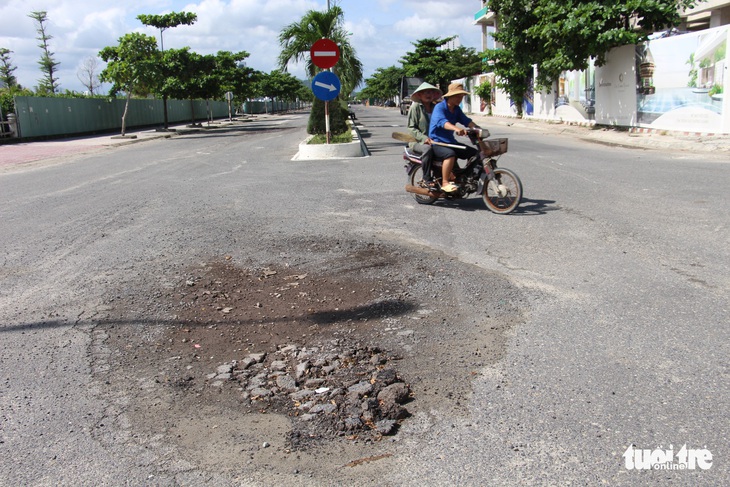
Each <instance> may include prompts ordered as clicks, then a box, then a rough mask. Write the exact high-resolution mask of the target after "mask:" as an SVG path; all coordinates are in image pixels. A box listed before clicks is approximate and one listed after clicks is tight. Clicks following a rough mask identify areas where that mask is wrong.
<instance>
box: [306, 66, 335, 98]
mask: <svg viewBox="0 0 730 487" xmlns="http://www.w3.org/2000/svg"><path fill="white" fill-rule="evenodd" d="M340 89H342V84H341V83H340V78H338V77H337V75H336V74H335V73H332V72H330V71H322V72H321V73H318V74H317V76H315V77H314V79H313V80H312V92H314V96H316V97H317V98H319V99H320V100H322V101H330V100H334V99H335V98H337V95H339V94H340Z"/></svg>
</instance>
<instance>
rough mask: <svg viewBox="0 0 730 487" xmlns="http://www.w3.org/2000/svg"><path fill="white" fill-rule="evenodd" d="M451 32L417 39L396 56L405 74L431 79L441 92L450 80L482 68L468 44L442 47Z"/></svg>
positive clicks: (480, 70)
mask: <svg viewBox="0 0 730 487" xmlns="http://www.w3.org/2000/svg"><path fill="white" fill-rule="evenodd" d="M454 38H455V36H452V37H446V38H443V39H441V38H438V37H431V38H426V39H420V40H418V41H416V42H414V43H412V44H413V46H414V47H415V49H414V50H413V51H409V52H407V53H406V54H405V56H403V57H402V58H401V59H400V62H401V63H402V64H403V70H404V73H405V76H417V77H419V78H427V79H432V80H434V82H436V83H437V84H438V86H439V88H441V90H442V91H444V93H445V92H446V91H447V88H448V86H449V83H451V80H454V79H459V78H464V77H466V76H472V75H475V74H479V73H481V72H482V57H481V56H480V55H479V54H477V52H476V50H475V49H473V48H471V47H464V46H459V47H457V48H452V49H446V48H444V46H445V45H447V44H448V43H449V42H450V41H452V40H453V39H454Z"/></svg>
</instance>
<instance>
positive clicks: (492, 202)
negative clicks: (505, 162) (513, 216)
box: [482, 168, 522, 215]
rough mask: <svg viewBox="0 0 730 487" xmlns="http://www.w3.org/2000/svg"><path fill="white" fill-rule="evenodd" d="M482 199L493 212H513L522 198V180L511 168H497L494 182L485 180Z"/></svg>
mask: <svg viewBox="0 0 730 487" xmlns="http://www.w3.org/2000/svg"><path fill="white" fill-rule="evenodd" d="M482 199H483V200H484V204H485V205H487V208H488V209H489V211H491V212H493V213H498V214H500V215H506V214H507V213H512V212H513V211H515V209H516V208H517V206H518V205H519V204H520V200H521V199H522V181H520V178H519V177H517V174H515V173H513V172H512V171H510V170H509V169H502V168H499V169H496V170H495V171H494V180H493V182H487V181H485V184H484V191H483V192H482Z"/></svg>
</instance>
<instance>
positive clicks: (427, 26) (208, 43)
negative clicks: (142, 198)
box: [0, 0, 481, 91]
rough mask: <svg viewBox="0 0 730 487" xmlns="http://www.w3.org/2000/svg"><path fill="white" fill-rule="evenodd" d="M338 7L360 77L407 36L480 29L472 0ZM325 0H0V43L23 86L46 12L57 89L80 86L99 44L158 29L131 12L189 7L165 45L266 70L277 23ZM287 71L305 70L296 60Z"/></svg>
mask: <svg viewBox="0 0 730 487" xmlns="http://www.w3.org/2000/svg"><path fill="white" fill-rule="evenodd" d="M330 3H331V4H332V5H336V4H337V5H339V6H340V7H341V8H342V9H343V10H344V12H345V27H346V29H347V30H348V32H351V33H352V36H351V39H352V45H353V46H354V47H355V49H356V51H357V54H358V57H359V58H360V59H361V61H362V62H363V66H364V69H365V77H368V76H370V75H371V74H372V73H373V72H374V71H375V70H376V69H377V68H379V67H388V66H393V65H399V62H398V60H399V59H400V58H401V56H403V55H404V54H405V53H406V52H408V51H409V50H412V48H413V45H412V42H415V41H416V40H418V39H422V38H426V37H442V38H443V37H448V36H452V35H458V36H459V40H460V42H461V44H462V45H465V46H468V47H474V48H476V49H477V50H479V49H480V48H481V46H480V40H479V39H480V30H479V27H478V26H475V25H473V18H474V14H475V13H476V12H477V11H478V10H479V9H480V8H481V2H480V1H479V0H462V1H454V0H451V1H449V0H440V1H417V0H331V1H330ZM326 8H327V2H326V0H202V1H177V0H0V47H4V48H7V49H10V50H11V51H13V53H12V54H11V55H10V56H11V61H12V64H13V65H14V66H16V67H17V70H16V71H15V75H16V77H17V78H18V81H19V82H20V83H21V84H22V85H23V86H26V87H29V88H32V87H34V86H36V85H37V83H38V79H39V78H40V77H41V73H40V68H39V67H38V64H37V62H38V60H39V58H40V54H41V50H40V48H38V46H37V44H38V41H37V40H36V39H35V37H36V35H37V34H36V31H35V25H34V22H33V20H32V19H30V18H29V17H28V14H29V13H30V12H31V11H39V10H45V11H46V12H47V13H48V22H47V26H46V27H47V33H48V34H50V35H52V36H53V39H51V41H50V47H51V51H52V52H53V53H54V58H55V60H56V61H58V62H60V66H59V68H60V71H59V78H60V86H61V89H69V90H76V91H83V85H82V84H81V82H80V81H79V80H78V77H77V73H78V71H79V67H80V65H81V64H82V63H83V62H84V60H86V59H88V58H89V57H95V56H96V55H97V53H98V52H99V50H101V49H102V48H103V47H106V46H113V45H116V44H117V40H118V39H119V37H121V36H122V35H124V34H126V33H128V32H135V31H139V32H144V33H147V34H150V35H155V36H156V37H159V36H158V33H157V31H156V30H155V29H151V28H147V27H145V26H143V25H141V23H140V22H139V21H138V20H137V19H136V16H137V15H139V14H163V13H168V12H171V11H175V12H181V11H185V12H194V13H196V14H197V15H198V21H197V22H196V23H195V24H194V25H192V26H180V27H177V28H175V29H169V30H167V31H165V33H164V41H165V48H180V47H185V46H189V47H190V48H191V49H192V50H193V51H196V52H198V53H200V54H210V53H215V52H217V51H219V50H225V51H236V52H237V51H247V52H248V53H250V56H249V58H248V59H247V61H246V64H247V65H249V66H250V67H252V68H254V69H258V70H261V71H266V72H269V71H271V70H273V69H275V68H276V58H277V56H278V53H279V45H278V39H277V37H278V34H279V32H280V31H281V29H282V28H283V27H284V26H285V25H287V24H289V23H291V22H295V21H297V20H299V19H300V18H301V17H302V15H304V13H305V12H306V11H307V10H324V9H326ZM289 71H290V72H291V73H292V74H294V75H296V76H299V77H304V71H303V67H302V66H296V65H293V66H290V67H289Z"/></svg>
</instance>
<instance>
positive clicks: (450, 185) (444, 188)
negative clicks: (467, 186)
mask: <svg viewBox="0 0 730 487" xmlns="http://www.w3.org/2000/svg"><path fill="white" fill-rule="evenodd" d="M441 190H442V191H445V192H446V193H453V192H455V191H458V190H459V187H458V186H457V185H455V184H454V183H452V182H449V183H447V184H446V185H445V186H441Z"/></svg>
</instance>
